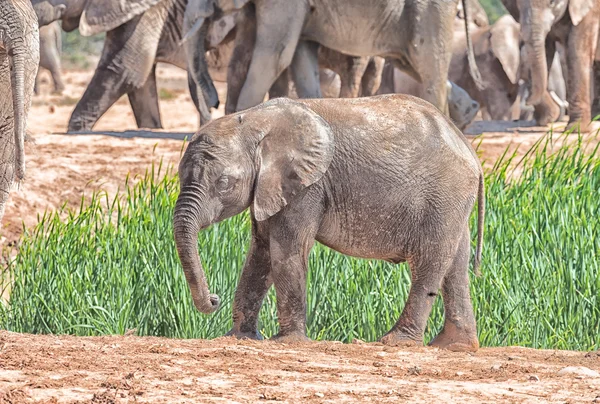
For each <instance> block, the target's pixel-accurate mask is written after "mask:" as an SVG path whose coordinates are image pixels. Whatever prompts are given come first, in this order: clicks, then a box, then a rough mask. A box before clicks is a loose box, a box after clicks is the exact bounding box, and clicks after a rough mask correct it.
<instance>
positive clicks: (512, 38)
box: [490, 14, 521, 84]
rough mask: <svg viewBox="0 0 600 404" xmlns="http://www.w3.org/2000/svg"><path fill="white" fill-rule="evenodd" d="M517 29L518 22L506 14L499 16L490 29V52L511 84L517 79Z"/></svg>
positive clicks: (518, 50) (518, 29) (519, 57)
mask: <svg viewBox="0 0 600 404" xmlns="http://www.w3.org/2000/svg"><path fill="white" fill-rule="evenodd" d="M519 31H520V27H519V24H518V23H517V22H516V21H515V20H514V18H512V17H511V16H510V15H508V14H506V15H503V16H502V17H500V19H499V20H498V21H496V23H495V24H494V25H493V26H492V28H491V29H490V44H491V47H492V52H493V53H494V55H495V56H496V57H497V58H498V60H499V61H500V64H501V65H502V68H503V69H504V72H505V73H506V75H507V76H508V79H509V80H510V82H511V83H513V84H517V82H518V81H519V62H520V59H521V54H520V49H519Z"/></svg>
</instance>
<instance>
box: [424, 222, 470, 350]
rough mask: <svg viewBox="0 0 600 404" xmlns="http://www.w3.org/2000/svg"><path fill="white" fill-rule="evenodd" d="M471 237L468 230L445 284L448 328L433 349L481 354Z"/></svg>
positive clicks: (432, 343)
mask: <svg viewBox="0 0 600 404" xmlns="http://www.w3.org/2000/svg"><path fill="white" fill-rule="evenodd" d="M470 236H471V233H470V232H469V228H468V227H466V228H465V230H464V231H463V235H462V238H461V240H460V244H459V246H458V249H457V251H456V255H455V257H454V262H453V263H452V266H451V267H450V268H449V269H448V272H447V273H446V276H445V277H444V281H443V284H442V297H443V299H444V316H445V319H444V328H443V329H442V331H441V332H440V333H439V334H438V335H437V337H435V338H434V339H433V340H432V341H431V343H430V345H432V346H437V347H440V348H445V349H449V350H451V351H477V349H478V348H479V340H478V339H477V330H476V325H475V315H474V314H473V305H472V303H471V294H470V292H469V274H468V271H469V257H470V252H471V248H470V246H471V243H470Z"/></svg>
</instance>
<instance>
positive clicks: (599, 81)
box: [592, 43, 600, 118]
mask: <svg viewBox="0 0 600 404" xmlns="http://www.w3.org/2000/svg"><path fill="white" fill-rule="evenodd" d="M598 46H600V43H598V44H596V47H598ZM598 115H600V60H596V61H594V102H593V104H592V118H595V117H597V116H598Z"/></svg>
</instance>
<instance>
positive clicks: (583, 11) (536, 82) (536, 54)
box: [517, 0, 597, 105]
mask: <svg viewBox="0 0 600 404" xmlns="http://www.w3.org/2000/svg"><path fill="white" fill-rule="evenodd" d="M595 1H597V0H563V1H555V0H518V2H517V5H518V9H519V16H520V17H519V18H520V21H519V22H520V24H521V36H522V39H523V42H524V45H523V50H524V57H525V59H524V60H523V62H524V64H525V65H526V66H529V69H530V70H529V75H530V79H531V94H530V95H529V98H528V100H527V103H528V104H529V105H538V104H540V103H541V102H542V98H543V96H544V94H545V92H546V90H547V88H548V63H547V60H546V45H545V41H546V37H547V36H548V33H549V32H550V29H551V28H552V26H553V25H554V24H555V23H556V22H557V21H558V20H560V19H561V18H562V17H563V16H564V15H565V14H566V13H569V16H570V18H571V22H572V24H573V25H575V26H576V25H578V24H579V23H580V22H581V20H582V19H583V18H584V17H585V16H586V15H587V13H588V12H589V11H590V10H591V9H592V7H593V6H594V2H595Z"/></svg>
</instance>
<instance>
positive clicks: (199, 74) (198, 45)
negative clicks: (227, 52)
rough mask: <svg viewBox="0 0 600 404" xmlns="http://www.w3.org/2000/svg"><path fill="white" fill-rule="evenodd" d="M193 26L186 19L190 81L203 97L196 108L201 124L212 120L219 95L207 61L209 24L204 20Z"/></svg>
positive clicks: (217, 105)
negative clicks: (206, 43) (211, 109)
mask: <svg viewBox="0 0 600 404" xmlns="http://www.w3.org/2000/svg"><path fill="white" fill-rule="evenodd" d="M191 24H192V23H191V21H189V20H188V19H187V18H185V17H184V27H185V28H186V29H184V32H187V33H186V34H185V37H184V38H183V42H184V44H185V50H186V55H187V56H186V57H187V65H188V74H189V76H190V77H191V79H192V80H189V81H190V83H189V84H190V86H192V85H195V86H196V87H197V88H199V89H200V93H201V95H202V96H200V94H198V96H197V102H196V108H197V109H198V112H199V113H200V119H201V122H202V123H205V122H208V121H210V120H211V114H210V110H209V108H211V107H212V108H218V107H219V95H218V94H217V90H216V88H215V86H214V83H213V81H212V78H211V77H210V74H209V72H208V64H207V61H206V47H205V40H206V33H207V31H208V24H207V23H206V19H204V18H199V19H198V20H196V21H195V22H194V24H193V26H192V25H191ZM194 101H196V99H195V100H194Z"/></svg>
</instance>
